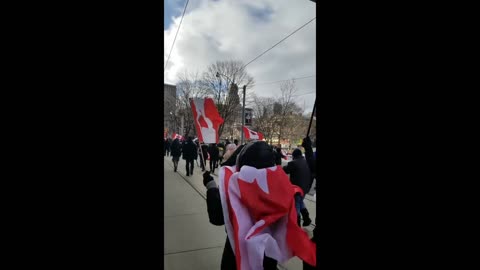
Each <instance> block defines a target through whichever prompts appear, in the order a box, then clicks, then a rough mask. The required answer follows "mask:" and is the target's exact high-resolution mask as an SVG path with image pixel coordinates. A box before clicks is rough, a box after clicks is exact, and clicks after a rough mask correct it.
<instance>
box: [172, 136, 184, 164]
mask: <svg viewBox="0 0 480 270" xmlns="http://www.w3.org/2000/svg"><path fill="white" fill-rule="evenodd" d="M170 151H171V155H172V161H173V171H174V172H176V171H177V167H178V160H179V159H180V155H181V154H182V148H181V145H180V141H179V140H178V139H175V140H173V142H172V146H170Z"/></svg>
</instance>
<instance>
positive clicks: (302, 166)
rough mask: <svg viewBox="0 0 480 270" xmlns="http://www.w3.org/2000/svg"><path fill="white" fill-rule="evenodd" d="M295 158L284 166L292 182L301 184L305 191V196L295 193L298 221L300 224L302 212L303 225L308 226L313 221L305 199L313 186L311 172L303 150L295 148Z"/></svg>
mask: <svg viewBox="0 0 480 270" xmlns="http://www.w3.org/2000/svg"><path fill="white" fill-rule="evenodd" d="M292 157H293V160H292V161H290V162H288V164H287V166H283V170H284V171H285V173H287V174H290V182H292V184H294V185H297V186H299V187H300V188H301V189H302V191H303V196H300V194H296V195H295V207H296V208H297V222H298V225H299V226H300V220H301V218H300V214H301V216H302V217H303V224H302V225H303V226H308V225H310V223H312V220H311V219H310V216H309V213H308V210H307V208H306V207H305V204H304V203H303V199H304V198H305V195H306V194H307V193H308V192H309V191H310V186H311V179H312V176H311V173H310V168H309V167H308V164H307V161H306V160H305V158H303V155H302V151H301V150H300V149H298V148H297V149H295V150H293V153H292Z"/></svg>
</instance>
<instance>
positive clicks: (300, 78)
mask: <svg viewBox="0 0 480 270" xmlns="http://www.w3.org/2000/svg"><path fill="white" fill-rule="evenodd" d="M315 76H316V75H311V76H306V77H299V78H291V79H288V80H279V81H273V82H261V83H256V84H255V85H262V84H273V83H278V82H286V81H290V80H303V79H307V78H312V77H315Z"/></svg>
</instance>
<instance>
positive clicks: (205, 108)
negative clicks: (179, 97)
mask: <svg viewBox="0 0 480 270" xmlns="http://www.w3.org/2000/svg"><path fill="white" fill-rule="evenodd" d="M190 105H191V106H192V112H193V121H194V123H195V128H196V130H197V134H198V140H199V141H200V142H204V143H218V142H219V140H218V127H219V126H220V125H221V124H222V123H223V118H222V117H220V114H218V111H217V107H215V103H214V102H213V99H211V98H205V99H202V98H193V99H190Z"/></svg>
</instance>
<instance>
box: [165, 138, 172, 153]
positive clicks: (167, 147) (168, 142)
mask: <svg viewBox="0 0 480 270" xmlns="http://www.w3.org/2000/svg"><path fill="white" fill-rule="evenodd" d="M170 145H171V143H170V140H168V139H167V140H165V149H167V150H169V149H170Z"/></svg>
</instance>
